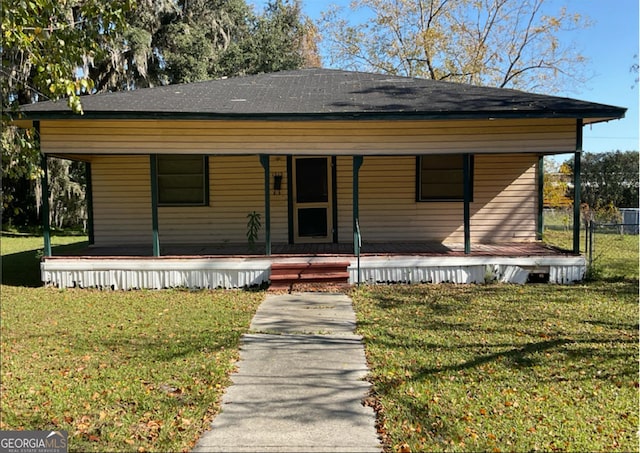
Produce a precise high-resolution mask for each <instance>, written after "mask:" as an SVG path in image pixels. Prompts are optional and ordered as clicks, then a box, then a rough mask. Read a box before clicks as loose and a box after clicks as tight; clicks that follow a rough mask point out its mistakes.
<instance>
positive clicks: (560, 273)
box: [349, 256, 587, 284]
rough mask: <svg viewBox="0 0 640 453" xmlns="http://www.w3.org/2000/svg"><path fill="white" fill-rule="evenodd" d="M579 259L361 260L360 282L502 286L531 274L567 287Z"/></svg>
mask: <svg viewBox="0 0 640 453" xmlns="http://www.w3.org/2000/svg"><path fill="white" fill-rule="evenodd" d="M586 269H587V263H586V260H585V258H584V257H582V256H568V257H567V256H558V257H554V256H548V257H546V256H545V257H515V258H508V257H507V258H505V257H423V256H416V257H404V256H397V257H394V256H389V257H362V258H361V259H360V282H361V283H367V284H376V283H487V282H491V281H499V282H501V283H518V284H524V283H526V282H527V280H528V278H529V274H530V273H536V274H548V276H549V283H558V284H570V283H575V282H579V281H581V280H582V279H583V278H584V275H585V272H586ZM349 282H350V283H351V284H355V283H357V282H358V267H357V261H353V262H352V263H351V266H349Z"/></svg>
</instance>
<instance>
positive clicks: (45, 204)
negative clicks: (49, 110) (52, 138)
mask: <svg viewBox="0 0 640 453" xmlns="http://www.w3.org/2000/svg"><path fill="white" fill-rule="evenodd" d="M38 129H39V128H38V126H36V130H37V132H38V133H39V132H40V131H39V130H38ZM38 135H39V134H38ZM40 168H41V169H42V177H41V179H40V180H41V184H42V210H41V212H42V236H43V238H44V256H51V229H50V225H49V165H48V162H47V155H46V154H44V153H43V154H42V156H41V157H40Z"/></svg>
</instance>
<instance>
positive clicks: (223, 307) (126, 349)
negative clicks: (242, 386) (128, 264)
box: [0, 286, 263, 451]
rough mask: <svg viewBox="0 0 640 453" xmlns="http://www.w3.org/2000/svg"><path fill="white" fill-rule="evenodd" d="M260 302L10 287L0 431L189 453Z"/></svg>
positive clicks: (5, 301)
mask: <svg viewBox="0 0 640 453" xmlns="http://www.w3.org/2000/svg"><path fill="white" fill-rule="evenodd" d="M262 297H263V295H262V293H258V292H241V291H197V292H194V291H181V290H167V291H131V292H111V291H104V292H102V291H93V290H56V289H51V288H21V287H7V286H3V287H2V307H1V309H2V313H1V317H0V318H1V328H2V332H1V333H2V337H1V347H2V351H1V353H2V357H3V367H2V384H1V385H2V389H1V390H2V395H3V398H2V404H1V412H2V418H1V419H2V426H1V429H52V430H53V429H56V430H66V431H68V432H69V436H70V439H69V442H70V447H69V449H70V451H122V450H131V449H132V447H135V449H138V450H139V451H152V450H154V451H184V450H189V449H190V448H191V447H192V446H193V445H194V444H195V441H196V440H197V438H198V436H199V433H201V432H202V431H204V430H205V429H206V428H207V427H208V424H209V422H210V420H211V419H212V417H213V416H214V415H215V413H216V412H217V410H218V409H217V408H218V404H219V398H220V395H221V394H222V392H223V391H224V388H225V387H226V386H227V385H228V384H229V378H228V376H229V374H230V373H231V372H232V371H233V370H234V368H235V362H236V360H237V357H238V356H237V348H238V342H239V338H240V336H241V334H242V333H244V332H246V331H247V329H248V326H249V322H250V320H251V317H252V316H253V313H254V312H255V310H256V309H257V306H258V305H259V303H260V301H261V299H262Z"/></svg>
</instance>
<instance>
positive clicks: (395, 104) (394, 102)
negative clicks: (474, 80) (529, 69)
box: [22, 69, 626, 122]
mask: <svg viewBox="0 0 640 453" xmlns="http://www.w3.org/2000/svg"><path fill="white" fill-rule="evenodd" d="M82 106H83V109H84V112H85V115H84V117H85V118H193V119H196V118H211V119H233V118H242V119H256V118H262V119H323V118H324V119H358V118H362V119H366V118H375V119H383V118H389V119H395V118H416V119H418V118H425V119H439V118H443V119H445V118H446V119H448V118H451V119H463V118H469V119H475V118H583V119H585V122H595V121H602V120H608V119H615V118H621V117H623V116H624V113H625V111H626V109H625V108H621V107H614V106H609V105H603V104H595V103H592V102H585V101H579V100H575V99H569V98H561V97H555V96H546V95H540V94H532V93H526V92H522V91H517V90H510V89H500V88H487V87H477V86H471V85H464V84H459V83H449V82H441V81H434V80H426V79H417V78H408V77H399V76H391V75H381V74H369V73H362V72H350V71H340V70H331V69H302V70H295V71H282V72H276V73H270V74H260V75H253V76H246V77H234V78H229V79H218V80H210V81H205V82H197V83H189V84H180V85H168V86H162V87H155V88H145V89H138V90H133V91H122V92H115V93H103V94H96V95H92V96H85V97H83V98H82ZM22 111H23V112H24V113H25V116H26V118H28V119H34V120H37V119H47V118H61V117H71V116H73V117H76V118H78V116H76V115H74V114H73V113H71V111H70V110H69V109H68V108H67V107H66V104H65V102H64V101H59V102H41V103H36V104H31V105H28V106H23V108H22Z"/></svg>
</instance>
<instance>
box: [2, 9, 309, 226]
mask: <svg viewBox="0 0 640 453" xmlns="http://www.w3.org/2000/svg"><path fill="white" fill-rule="evenodd" d="M130 1H133V0H115V1H114V0H67V1H54V0H28V1H27V0H6V5H5V1H4V0H3V16H2V29H3V42H2V52H3V60H2V74H3V77H2V102H3V104H2V106H3V130H2V149H3V154H2V174H3V180H2V186H3V192H2V201H3V214H4V219H3V221H6V220H15V221H16V224H20V225H24V224H25V223H29V222H32V221H33V219H34V218H35V216H36V213H35V212H34V211H35V210H34V209H32V207H33V205H34V203H33V199H34V193H37V190H38V189H37V184H38V179H37V178H38V177H39V176H40V165H39V147H38V145H37V137H36V136H35V133H34V131H32V130H31V131H24V130H19V129H17V128H15V127H12V126H11V124H10V121H11V118H13V117H14V116H15V112H16V107H17V106H19V105H21V104H26V103H31V102H35V101H41V100H46V99H58V98H63V97H66V98H67V102H68V104H69V106H70V107H71V108H72V109H73V110H74V111H76V112H78V113H81V111H82V105H81V96H82V95H89V94H93V93H96V92H102V91H119V90H130V89H136V88H141V87H149V86H156V85H166V84H171V83H185V82H194V81H199V80H204V79H211V78H217V77H223V76H234V75H242V74H253V73H258V72H270V71H277V70H283V69H296V68H299V67H301V66H303V65H305V64H307V63H306V62H307V61H310V60H312V59H313V57H314V54H315V55H316V56H317V48H316V47H315V46H314V43H315V41H314V36H315V34H314V33H315V29H314V28H313V26H312V24H311V22H310V21H309V20H308V19H305V18H304V17H303V16H302V13H301V8H300V4H299V1H298V0H292V1H287V0H272V1H270V2H269V3H268V4H267V8H266V9H265V11H264V13H263V14H262V15H255V14H254V13H253V11H252V9H251V8H250V7H249V6H248V5H247V3H246V0H137V2H136V3H131V4H130V3H129V2H130ZM314 52H315V53H314ZM50 163H51V165H50V171H49V176H50V187H51V189H52V193H53V192H55V191H56V190H57V189H59V192H60V194H59V196H58V198H56V199H55V200H54V199H52V200H51V206H52V214H53V211H55V210H56V209H57V210H58V211H64V212H65V213H66V219H63V218H62V217H60V216H58V217H56V218H52V222H53V223H54V224H58V225H63V224H65V222H68V220H69V218H72V217H74V216H76V217H77V216H78V215H80V214H81V213H82V209H80V208H79V207H78V202H79V201H82V200H83V199H84V192H83V191H84V187H83V183H82V182H79V183H78V182H77V181H76V180H74V179H73V178H72V173H73V172H70V170H69V169H70V168H75V166H77V165H76V164H74V165H72V166H71V167H70V163H69V162H58V161H54V160H53V159H50ZM71 189H73V190H71ZM34 191H35V192H34ZM59 203H62V204H59ZM57 214H59V213H56V215H57Z"/></svg>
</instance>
